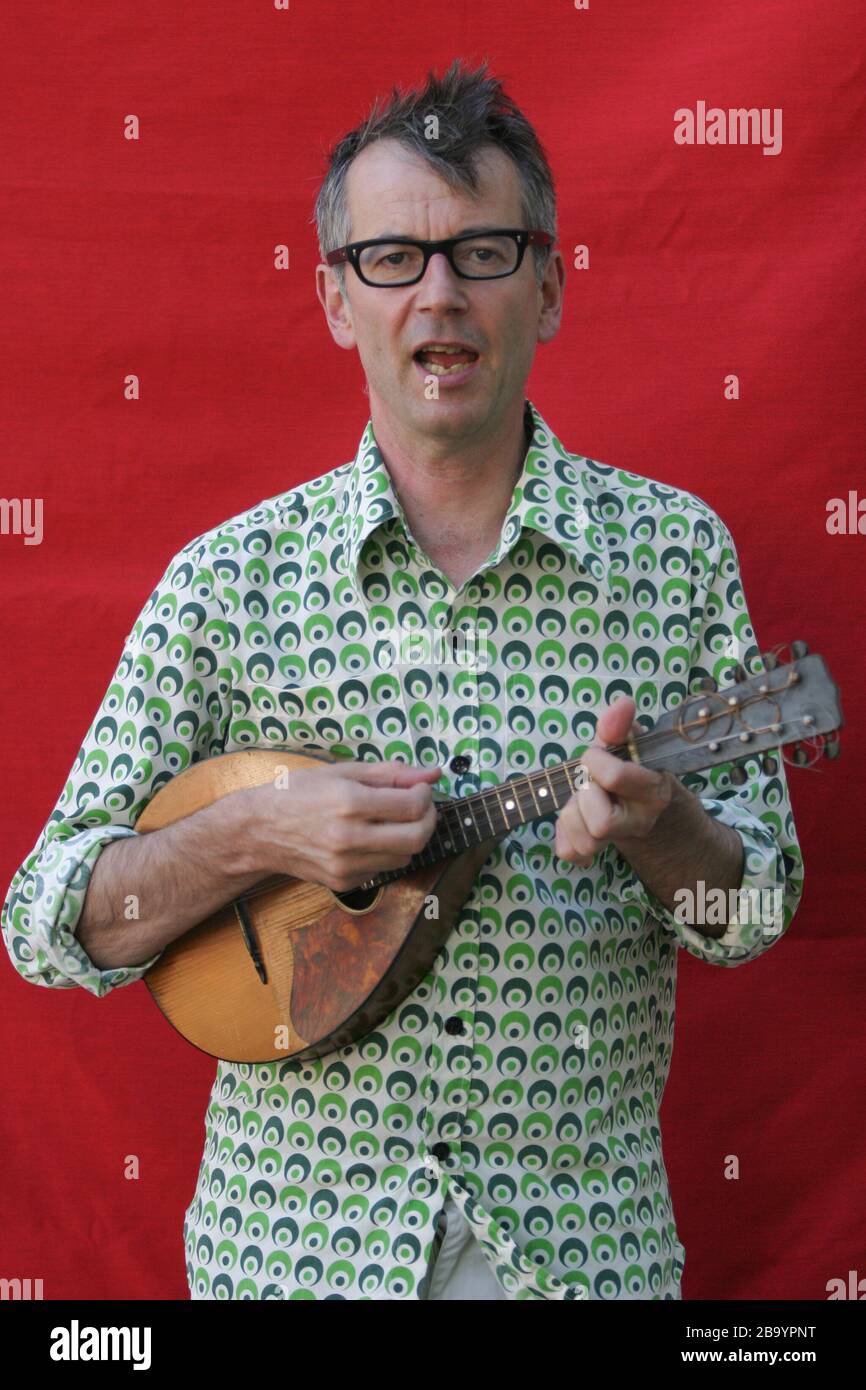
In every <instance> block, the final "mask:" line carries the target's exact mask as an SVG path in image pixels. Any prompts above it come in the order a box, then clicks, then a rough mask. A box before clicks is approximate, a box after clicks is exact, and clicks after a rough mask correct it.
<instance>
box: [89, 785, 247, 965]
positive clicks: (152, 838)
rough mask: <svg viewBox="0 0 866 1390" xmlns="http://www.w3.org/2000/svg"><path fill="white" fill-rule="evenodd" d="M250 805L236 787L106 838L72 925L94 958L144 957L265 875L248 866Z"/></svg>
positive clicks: (102, 961)
mask: <svg viewBox="0 0 866 1390" xmlns="http://www.w3.org/2000/svg"><path fill="white" fill-rule="evenodd" d="M248 806H249V800H248V797H246V794H245V793H243V792H241V793H235V794H232V795H230V796H226V797H222V798H220V800H219V801H215V802H214V803H213V805H211V806H207V807H205V809H204V810H202V811H197V812H195V814H193V815H191V816H187V817H185V819H183V820H180V821H177V822H176V823H175V824H173V825H167V826H165V827H164V828H163V829H162V830H152V831H149V832H148V833H147V834H141V835H136V836H129V837H127V838H125V839H122V840H115V841H114V843H113V844H110V845H107V846H106V848H105V849H104V850H103V851H102V853H101V854H100V856H99V858H98V859H97V861H96V863H95V865H94V867H93V872H92V874H91V877H90V882H89V884H88V888H87V894H86V897H85V900H84V907H83V909H82V913H81V917H80V918H79V921H78V926H77V928H76V932H75V934H76V936H77V938H78V940H79V941H80V942H81V945H82V946H83V948H84V950H85V951H86V952H87V954H88V956H89V957H90V959H91V960H92V961H93V963H94V965H96V966H97V967H98V968H99V969H100V970H106V969H111V968H114V967H117V966H124V965H136V964H138V963H139V962H141V961H144V960H147V959H148V958H149V957H150V956H152V955H155V954H156V952H157V951H161V950H162V949H163V948H164V947H166V946H168V945H169V944H170V942H172V941H174V940H175V939H176V938H177V937H179V936H182V935H183V933H184V932H187V931H189V930H190V928H191V927H194V926H196V925H197V924H198V923H199V922H201V921H204V919H205V918H206V917H209V916H210V915H211V913H213V912H216V910H217V909H218V908H220V907H222V906H223V905H224V904H225V903H227V902H230V901H231V900H232V899H233V898H236V897H237V896H238V895H239V894H240V893H242V892H244V890H245V889H247V888H250V887H252V885H253V884H254V883H256V882H259V881H260V880H261V879H262V878H263V877H265V875H264V874H263V872H262V871H261V870H260V869H256V870H254V871H251V870H250V868H249V856H248V854H247V853H246V831H247V821H248Z"/></svg>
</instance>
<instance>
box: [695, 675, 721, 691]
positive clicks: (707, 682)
mask: <svg viewBox="0 0 866 1390" xmlns="http://www.w3.org/2000/svg"><path fill="white" fill-rule="evenodd" d="M718 688H719V683H718V681H717V680H716V679H715V677H714V676H701V679H700V680H699V681H698V690H718Z"/></svg>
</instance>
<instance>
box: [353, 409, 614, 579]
mask: <svg viewBox="0 0 866 1390" xmlns="http://www.w3.org/2000/svg"><path fill="white" fill-rule="evenodd" d="M525 417H526V421H527V426H528V428H531V430H532V438H531V440H530V444H529V448H528V449H527V451H526V455H525V457H524V460H523V467H522V469H521V472H520V476H519V478H518V480H517V483H516V484H515V487H514V492H513V494H512V497H511V503H510V505H509V508H508V511H507V512H506V515H505V519H504V521H503V523H502V531H501V534H500V538H499V545H498V546H497V548H496V552H495V555H494V557H493V560H492V561H491V563H493V564H498V562H499V561H500V560H501V559H502V557H503V556H504V555H505V554H507V552H508V551H509V550H510V549H511V547H512V546H513V545H514V544H515V542H516V541H517V539H518V537H519V535H520V532H521V530H522V529H523V527H524V526H526V527H530V528H532V529H533V530H535V531H537V532H539V533H540V534H542V535H544V536H546V537H547V538H548V539H549V540H551V541H554V542H555V543H556V544H557V545H559V546H560V547H562V548H563V549H565V550H570V551H571V552H572V553H573V554H574V555H575V556H576V557H577V559H578V560H579V561H580V563H581V564H582V565H583V567H584V569H586V570H587V572H588V573H589V574H590V575H591V576H592V578H593V579H594V580H595V582H596V583H597V584H599V585H600V586H601V588H602V589H603V590H604V592H605V594H606V595H607V596H608V597H609V596H610V588H609V580H608V558H607V546H606V540H605V531H604V522H603V518H602V515H601V510H600V505H599V494H598V484H597V482H595V481H594V480H593V479H592V478H591V477H590V476H589V471H588V469H587V468H586V466H585V465H586V460H585V459H584V457H583V456H582V455H581V454H570V453H569V452H568V450H567V449H565V448H564V447H563V445H562V444H561V443H560V441H559V440H558V439H557V437H556V435H555V434H554V433H553V431H552V430H551V429H550V427H549V426H548V424H547V422H546V421H545V420H544V419H543V417H542V416H541V414H540V413H539V411H538V410H537V409H536V408H535V406H534V405H533V404H532V402H531V401H529V400H527V401H526V403H525ZM339 505H340V510H341V511H342V513H343V515H344V516H345V518H346V522H347V528H348V531H347V535H346V539H345V560H346V565H347V569H348V572H349V574H350V575H351V577H352V579H353V581H355V580H357V572H358V565H359V562H360V558H361V551H362V549H363V547H364V543H365V541H366V540H367V538H368V537H369V536H371V535H372V534H373V532H374V531H375V530H377V528H378V527H379V526H381V525H382V524H383V523H384V522H386V521H388V520H390V519H391V518H392V517H396V518H398V519H399V521H400V522H401V524H402V526H403V527H404V529H405V530H406V531H407V532H408V530H409V527H408V525H407V522H406V517H405V514H404V512H403V508H402V506H401V505H400V501H399V498H398V497H397V494H396V492H395V490H394V485H393V483H392V481H391V475H390V474H389V472H388V469H387V467H386V464H385V461H384V459H383V457H382V454H381V451H380V449H379V446H378V444H377V443H376V438H375V435H374V434H373V421H372V420H368V421H367V425H366V427H365V429H364V433H363V434H362V436H361V442H360V444H359V445H358V450H357V453H356V454H355V458H354V460H353V461H352V463H351V465H350V467H349V470H348V474H347V477H346V483H345V486H344V488H343V492H342V494H341V497H340V504H339Z"/></svg>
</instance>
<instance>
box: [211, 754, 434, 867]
mask: <svg viewBox="0 0 866 1390" xmlns="http://www.w3.org/2000/svg"><path fill="white" fill-rule="evenodd" d="M441 776H442V768H441V767H440V766H438V765H437V766H436V767H431V768H422V767H412V766H410V765H409V764H408V763H402V762H398V761H396V760H392V761H389V762H378V763H374V762H362V761H360V760H357V759H353V760H349V759H343V760H340V761H335V762H334V763H326V764H323V765H322V766H320V767H317V768H315V769H311V770H310V771H307V770H305V769H303V768H297V769H295V768H292V769H291V770H290V771H289V772H288V773H287V774H285V775H284V778H283V782H282V783H281V784H279V785H277V784H276V783H272V782H267V783H265V784H264V785H263V786H260V787H251V788H249V789H247V790H244V791H240V792H235V793H232V798H231V799H232V800H235V801H236V806H235V808H234V809H235V810H236V812H237V813H238V817H239V829H238V836H239V838H238V841H237V850H236V852H237V855H238V859H239V863H241V864H242V865H243V867H244V869H245V870H247V871H248V872H250V873H254V872H256V871H258V872H261V875H262V877H263V878H264V877H266V876H267V875H269V874H290V875H292V877H294V878H300V879H303V880H304V881H306V882H310V883H320V884H322V885H323V886H324V887H325V888H330V889H332V890H333V891H334V892H346V891H347V890H348V889H350V888H355V887H357V885H358V884H359V883H363V882H364V881H365V880H366V879H368V878H373V877H375V876H376V874H379V873H382V872H384V871H385V870H387V869H402V868H405V867H406V865H407V864H409V862H410V860H411V858H412V856H413V855H414V854H417V853H418V851H419V850H422V849H423V848H424V846H425V845H426V844H427V841H428V840H429V839H430V836H431V835H432V833H433V830H434V828H435V825H436V818H437V813H436V808H435V803H434V801H433V793H432V783H434V782H437V781H438V780H439V778H440V777H441Z"/></svg>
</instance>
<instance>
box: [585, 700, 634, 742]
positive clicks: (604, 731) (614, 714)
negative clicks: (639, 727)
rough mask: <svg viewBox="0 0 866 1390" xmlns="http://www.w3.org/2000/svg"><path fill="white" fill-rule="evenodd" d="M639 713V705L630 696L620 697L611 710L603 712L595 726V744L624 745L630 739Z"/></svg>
mask: <svg viewBox="0 0 866 1390" xmlns="http://www.w3.org/2000/svg"><path fill="white" fill-rule="evenodd" d="M636 713H637V705H636V704H635V702H634V700H633V699H632V698H631V696H630V695H620V697H619V698H618V699H617V700H614V702H613V704H612V705H610V706H609V708H607V709H605V710H603V711H602V713H601V714H600V715H599V717H598V723H597V724H596V726H595V738H594V739H593V743H594V744H596V745H598V744H601V745H602V746H603V745H605V744H612V743H622V742H623V741H624V740H625V739H627V738H628V736H629V734H630V732H631V726H632V724H633V722H634V717H635V714H636Z"/></svg>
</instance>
